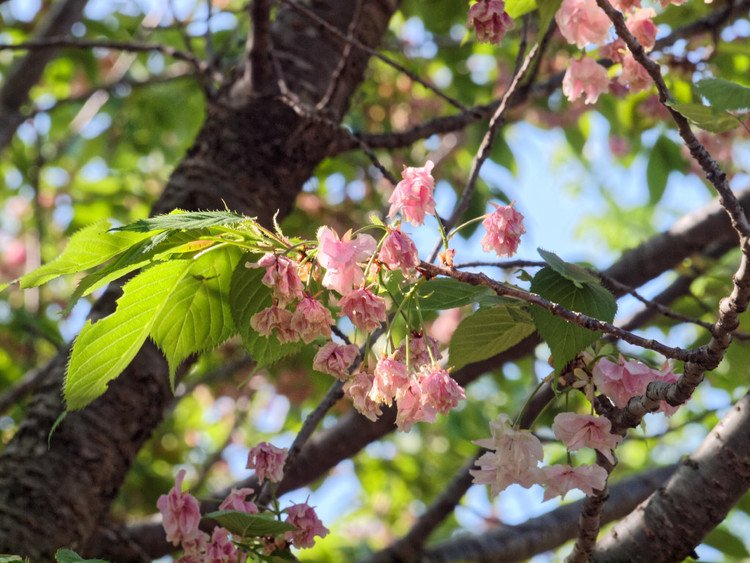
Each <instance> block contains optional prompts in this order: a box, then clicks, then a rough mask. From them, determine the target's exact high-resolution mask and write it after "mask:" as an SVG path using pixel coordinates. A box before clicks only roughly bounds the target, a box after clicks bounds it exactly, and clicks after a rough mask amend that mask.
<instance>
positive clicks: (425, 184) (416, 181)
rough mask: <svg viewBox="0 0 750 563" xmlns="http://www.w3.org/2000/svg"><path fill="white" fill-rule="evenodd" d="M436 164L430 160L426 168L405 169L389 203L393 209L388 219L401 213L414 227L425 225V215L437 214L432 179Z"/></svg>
mask: <svg viewBox="0 0 750 563" xmlns="http://www.w3.org/2000/svg"><path fill="white" fill-rule="evenodd" d="M433 167H434V164H433V162H432V161H431V160H428V161H427V162H426V163H425V165H424V166H422V167H419V168H416V167H405V168H404V170H403V172H401V177H402V178H403V180H401V181H400V182H399V183H398V184H396V189H395V190H394V191H393V193H392V194H391V197H390V199H389V200H388V203H390V204H391V208H390V210H389V211H388V217H394V216H395V215H396V214H397V213H398V212H399V211H400V212H401V216H402V217H403V218H404V221H407V222H408V223H411V224H413V225H421V224H422V223H424V217H425V215H433V214H434V213H435V199H434V196H433V192H434V191H435V179H434V178H433V177H432V174H431V172H432V168H433Z"/></svg>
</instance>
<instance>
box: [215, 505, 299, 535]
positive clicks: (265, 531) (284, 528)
mask: <svg viewBox="0 0 750 563" xmlns="http://www.w3.org/2000/svg"><path fill="white" fill-rule="evenodd" d="M204 518H210V519H211V520H215V521H216V522H218V523H219V525H221V526H222V527H224V528H226V529H227V530H229V531H230V532H231V533H232V534H237V535H238V536H242V537H259V536H275V535H277V534H283V533H284V532H291V531H293V530H296V529H297V528H296V527H295V526H293V525H292V524H287V523H286V522H279V521H278V520H275V519H273V518H271V517H269V516H262V515H260V514H248V513H247V512H239V511H237V510H217V511H216V512H210V513H209V514H206V515H205V516H204Z"/></svg>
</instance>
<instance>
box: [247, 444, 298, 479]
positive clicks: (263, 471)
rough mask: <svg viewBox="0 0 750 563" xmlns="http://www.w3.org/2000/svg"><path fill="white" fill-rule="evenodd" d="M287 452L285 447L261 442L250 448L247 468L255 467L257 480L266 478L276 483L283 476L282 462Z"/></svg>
mask: <svg viewBox="0 0 750 563" xmlns="http://www.w3.org/2000/svg"><path fill="white" fill-rule="evenodd" d="M288 453H289V452H288V451H287V449H286V448H277V447H276V446H274V445H273V444H269V443H268V442H261V443H260V444H258V445H257V446H255V447H254V448H250V452H249V453H248V456H247V468H248V469H255V474H256V475H257V476H258V481H260V482H261V483H262V482H263V481H264V480H265V479H268V480H269V481H271V482H273V483H278V482H279V481H281V479H282V478H283V477H284V464H285V463H286V456H287V454H288Z"/></svg>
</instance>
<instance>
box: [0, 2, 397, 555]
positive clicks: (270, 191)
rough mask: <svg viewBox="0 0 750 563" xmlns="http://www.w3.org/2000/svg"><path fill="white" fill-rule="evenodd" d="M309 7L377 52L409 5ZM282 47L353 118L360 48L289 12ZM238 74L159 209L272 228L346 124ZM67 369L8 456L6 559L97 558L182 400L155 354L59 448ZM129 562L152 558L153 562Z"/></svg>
mask: <svg viewBox="0 0 750 563" xmlns="http://www.w3.org/2000/svg"><path fill="white" fill-rule="evenodd" d="M307 5H308V6H309V7H310V8H311V9H313V10H314V11H315V12H316V13H317V14H318V15H319V16H320V17H322V18H324V19H325V20H327V21H328V22H330V23H331V24H333V25H335V26H336V27H337V28H338V29H340V30H341V31H342V32H344V33H346V31H347V29H348V28H349V26H350V23H351V21H352V20H353V19H355V18H356V23H355V25H354V27H353V28H352V29H353V30H354V33H355V35H356V37H357V39H358V40H359V41H361V42H362V43H364V44H366V45H369V46H373V47H374V46H376V45H377V43H378V42H379V40H380V38H381V36H382V34H383V33H384V31H385V29H386V28H387V23H388V21H389V19H390V17H391V15H392V13H393V11H394V10H395V9H396V7H397V5H398V0H363V1H362V2H361V7H359V8H360V9H358V3H357V2H350V1H349V0H326V1H322V0H316V1H310V2H307ZM271 38H272V42H273V45H274V52H275V54H276V56H277V57H278V60H279V61H280V65H279V67H280V68H282V69H283V73H284V76H283V79H284V81H285V83H286V85H287V88H288V91H289V92H290V93H291V94H292V95H294V97H295V99H297V100H298V101H299V102H300V103H302V104H315V103H316V102H317V101H318V100H320V99H321V98H323V97H324V96H326V92H328V95H327V99H329V105H328V108H327V111H328V113H329V114H330V115H342V114H343V113H345V111H346V109H347V104H348V100H349V98H350V96H351V95H352V93H353V92H354V90H355V89H356V87H357V85H358V84H359V83H360V81H361V79H362V75H363V72H364V69H365V67H366V65H367V60H368V58H367V56H365V55H364V54H363V53H362V52H361V51H352V52H350V53H348V55H347V58H346V60H345V61H343V64H342V53H343V46H342V45H341V43H340V42H339V41H337V40H335V39H334V38H332V37H331V36H330V35H329V34H327V33H326V32H325V31H323V30H321V29H319V28H318V27H317V26H316V25H314V24H310V22H309V21H307V19H305V18H304V17H302V16H300V15H299V14H297V13H294V12H290V11H288V10H285V9H282V10H280V12H279V14H278V17H277V19H276V21H275V22H274V25H273V28H272V31H271ZM337 69H338V70H337ZM237 75H238V76H239V77H240V78H238V79H237V82H236V83H231V82H230V83H227V84H226V85H225V87H224V88H222V91H221V93H220V95H219V96H218V97H217V98H216V99H212V100H210V101H209V103H208V108H207V117H206V120H205V123H204V125H203V127H202V129H201V131H200V133H199V134H198V137H197V139H196V141H195V143H194V144H193V146H192V148H191V149H190V150H189V152H188V154H187V155H186V157H185V158H184V160H183V161H182V162H181V163H180V164H179V165H178V166H177V168H176V169H175V171H174V173H173V174H172V176H171V178H170V180H169V183H168V185H167V186H166V188H165V190H164V194H163V196H162V197H161V199H160V200H159V202H158V203H157V205H156V207H155V209H154V212H156V213H160V212H165V211H168V210H170V209H173V208H175V207H180V208H183V209H188V210H197V209H222V208H223V207H224V203H223V202H226V204H227V205H228V206H229V207H230V208H233V209H235V210H239V211H242V212H244V213H246V214H249V215H255V216H257V217H258V218H259V219H260V220H261V221H265V222H268V221H269V220H270V218H271V217H272V216H273V214H274V213H275V212H276V211H277V210H280V211H281V214H282V215H283V214H285V213H287V212H288V211H289V210H290V209H291V207H292V206H293V204H294V200H295V196H296V195H297V193H298V192H299V190H300V189H301V186H302V184H303V182H304V181H305V180H306V179H307V178H308V177H309V176H310V174H311V173H312V171H313V169H314V168H315V166H316V165H317V164H318V163H319V162H320V161H321V160H322V159H323V158H324V157H325V156H326V155H327V147H328V146H329V145H330V143H331V141H332V139H333V138H334V137H335V135H336V134H337V132H336V130H335V128H334V127H331V126H330V125H327V124H325V123H323V122H320V121H317V120H316V121H314V120H310V119H308V118H306V117H304V116H303V115H300V114H299V113H298V112H295V111H294V109H292V108H291V107H290V106H289V105H288V104H287V103H285V102H284V101H282V100H281V99H279V98H278V97H277V96H273V95H268V96H264V97H255V96H252V95H250V94H248V91H249V89H248V88H246V87H237V86H243V85H242V84H240V80H242V76H245V75H247V73H244V74H243V73H237ZM277 78H279V77H277ZM332 80H334V81H335V83H334V84H331V82H332ZM114 293H115V292H110V293H109V294H108V295H107V296H106V297H105V298H103V299H102V300H101V301H100V302H99V303H98V305H97V308H96V309H97V313H98V314H102V313H105V312H107V311H110V310H111V309H112V307H113V304H114V298H115V297H116V295H114ZM65 362H66V355H61V356H59V357H58V358H56V359H55V360H54V361H52V362H51V363H50V364H49V365H48V366H47V368H46V373H45V376H44V385H43V387H42V389H41V391H40V392H38V393H37V394H36V395H35V396H34V397H33V398H32V400H31V402H30V404H29V407H28V410H27V416H26V418H25V420H24V421H23V423H22V424H21V426H20V428H19V430H18V432H17V434H16V436H15V437H14V439H13V440H12V441H11V443H10V444H9V445H8V446H7V448H6V449H5V451H4V452H3V454H2V456H0V553H18V554H21V555H24V556H28V557H30V559H31V560H32V561H35V562H36V561H47V560H51V558H52V554H53V553H54V551H55V549H56V548H59V547H63V546H64V547H71V548H73V549H78V550H82V551H84V552H86V545H87V542H88V541H89V539H90V538H91V536H92V534H93V533H94V531H95V530H96V528H97V525H98V524H100V523H101V522H102V520H103V519H104V517H105V516H106V514H107V512H108V509H109V505H110V503H111V502H112V500H113V499H114V497H115V495H116V494H117V491H118V489H119V487H120V485H121V483H122V481H123V479H124V477H125V475H126V473H127V471H128V469H129V467H130V464H131V461H132V459H133V458H134V456H135V454H136V453H137V451H138V450H139V448H140V447H141V446H142V445H143V443H144V442H145V441H146V440H147V439H148V437H149V435H150V434H151V432H152V431H153V429H154V428H155V427H156V425H157V424H159V422H160V421H161V419H162V413H163V411H164V408H165V406H166V405H167V404H168V402H169V401H170V400H171V393H170V391H169V384H168V378H167V367H166V363H165V362H164V360H163V358H162V356H161V353H159V352H158V351H157V350H156V349H155V348H154V347H153V346H151V345H146V346H144V348H143V349H142V350H141V352H140V353H139V354H138V356H137V357H136V358H135V360H134V361H133V362H132V363H131V365H130V366H128V368H127V369H126V370H125V372H124V373H123V374H122V375H121V376H120V377H119V378H118V379H117V380H115V381H114V382H113V383H112V384H111V385H110V388H109V390H108V391H107V393H106V394H105V395H104V396H102V397H101V398H100V399H98V400H97V401H95V402H94V403H93V404H92V405H90V406H89V407H87V408H86V409H84V410H82V411H80V412H76V413H72V414H70V415H69V416H68V417H67V418H66V419H65V421H64V422H63V423H62V424H61V425H60V427H59V429H58V430H57V432H56V433H55V435H54V437H53V439H52V442H51V446H50V447H49V449H48V447H47V436H48V433H49V431H50V428H51V426H52V423H53V422H54V420H55V419H56V418H57V416H58V415H59V414H60V412H61V411H62V409H63V405H62V401H61V397H60V389H61V385H62V379H63V373H64V366H65ZM129 560H134V561H138V560H143V561H145V560H148V559H147V558H146V556H145V554H141V555H140V556H138V557H136V556H132V559H129Z"/></svg>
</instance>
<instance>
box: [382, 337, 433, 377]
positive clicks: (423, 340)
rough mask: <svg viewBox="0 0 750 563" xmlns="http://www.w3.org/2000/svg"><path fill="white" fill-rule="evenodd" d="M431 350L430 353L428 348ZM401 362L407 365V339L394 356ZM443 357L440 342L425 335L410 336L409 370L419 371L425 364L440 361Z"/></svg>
mask: <svg viewBox="0 0 750 563" xmlns="http://www.w3.org/2000/svg"><path fill="white" fill-rule="evenodd" d="M428 345H429V347H430V349H429V351H428V349H427V346H428ZM393 357H394V358H395V359H397V360H398V361H400V362H404V363H406V339H404V341H403V342H402V343H401V345H400V346H399V347H398V349H397V350H396V353H395V354H394V356H393ZM442 357H443V355H442V354H441V353H440V345H439V344H438V341H437V340H435V339H434V338H432V337H431V336H425V335H424V334H410V335H409V368H411V369H413V370H418V369H419V368H420V367H421V366H423V365H424V364H430V363H432V361H433V359H434V360H435V361H438V360H440V359H441V358H442Z"/></svg>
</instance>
